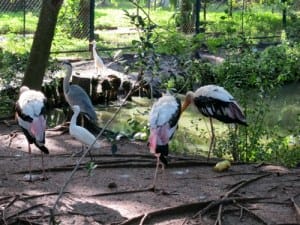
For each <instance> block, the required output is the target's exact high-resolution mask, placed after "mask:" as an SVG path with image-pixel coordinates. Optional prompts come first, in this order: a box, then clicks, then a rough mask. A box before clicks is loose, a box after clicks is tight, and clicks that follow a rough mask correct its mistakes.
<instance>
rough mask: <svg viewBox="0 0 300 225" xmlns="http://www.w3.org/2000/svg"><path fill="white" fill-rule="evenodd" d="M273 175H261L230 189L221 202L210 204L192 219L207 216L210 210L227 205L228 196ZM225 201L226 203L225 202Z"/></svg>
mask: <svg viewBox="0 0 300 225" xmlns="http://www.w3.org/2000/svg"><path fill="white" fill-rule="evenodd" d="M269 175H271V174H264V175H261V176H258V177H254V178H251V179H248V180H245V181H243V182H242V183H241V182H238V183H239V184H238V185H236V186H234V187H233V188H232V189H230V190H229V191H228V192H226V193H225V194H224V195H223V196H222V197H221V200H216V201H213V202H212V203H211V204H209V205H208V206H207V207H206V208H204V209H202V210H200V211H199V212H197V213H196V214H195V215H194V216H193V217H192V218H196V217H197V216H203V215H204V214H206V213H207V212H208V211H209V210H210V209H212V208H214V207H216V206H217V205H220V204H223V203H227V201H226V200H227V199H228V196H229V195H231V194H232V193H233V192H235V191H237V190H239V189H240V188H242V187H244V186H245V185H247V184H249V183H251V182H254V181H256V180H258V179H261V178H263V177H266V176H269ZM223 201H224V202H223Z"/></svg>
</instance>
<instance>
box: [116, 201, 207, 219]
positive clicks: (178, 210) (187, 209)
mask: <svg viewBox="0 0 300 225" xmlns="http://www.w3.org/2000/svg"><path fill="white" fill-rule="evenodd" d="M210 202H211V201H207V202H195V203H187V204H182V205H178V206H174V207H167V208H163V209H159V210H156V211H152V212H148V213H144V214H141V215H138V216H136V217H132V218H130V219H128V220H126V221H124V222H122V223H120V224H119V225H130V224H136V223H138V222H139V221H140V222H142V221H141V220H143V223H145V221H146V219H147V218H150V217H154V216H160V217H161V216H163V215H166V214H168V215H170V214H176V215H180V214H185V213H191V212H192V211H196V210H197V209H199V207H205V206H206V205H208V204H209V203H210ZM144 217H145V218H144ZM143 218H144V219H143Z"/></svg>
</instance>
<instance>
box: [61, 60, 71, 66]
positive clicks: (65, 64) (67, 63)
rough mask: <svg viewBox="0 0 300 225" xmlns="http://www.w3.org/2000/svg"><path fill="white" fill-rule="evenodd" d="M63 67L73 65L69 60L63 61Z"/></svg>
mask: <svg viewBox="0 0 300 225" xmlns="http://www.w3.org/2000/svg"><path fill="white" fill-rule="evenodd" d="M61 65H62V66H64V67H72V64H71V63H70V61H68V60H64V61H62V63H61Z"/></svg>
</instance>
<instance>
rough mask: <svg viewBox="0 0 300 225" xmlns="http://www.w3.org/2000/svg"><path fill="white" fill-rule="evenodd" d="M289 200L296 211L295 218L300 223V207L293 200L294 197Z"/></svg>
mask: <svg viewBox="0 0 300 225" xmlns="http://www.w3.org/2000/svg"><path fill="white" fill-rule="evenodd" d="M291 202H292V203H293V206H294V209H295V211H296V220H297V222H298V223H300V207H299V206H298V205H297V203H296V202H295V200H294V198H291Z"/></svg>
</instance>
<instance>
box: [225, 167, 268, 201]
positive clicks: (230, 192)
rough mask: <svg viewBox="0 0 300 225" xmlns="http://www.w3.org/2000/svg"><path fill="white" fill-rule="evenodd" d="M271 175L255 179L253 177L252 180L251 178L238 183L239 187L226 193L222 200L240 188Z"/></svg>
mask: <svg viewBox="0 0 300 225" xmlns="http://www.w3.org/2000/svg"><path fill="white" fill-rule="evenodd" d="M270 175H271V174H270V173H268V174H263V175H261V176H257V177H254V178H251V179H248V180H245V181H244V182H242V183H240V184H239V185H237V186H235V187H233V188H232V189H231V190H229V191H228V192H226V193H225V195H224V196H223V198H226V197H228V196H229V195H231V194H232V193H233V192H236V191H237V190H239V189H240V188H242V187H244V186H246V185H248V184H250V183H252V182H254V181H257V180H259V179H261V178H264V177H267V176H270Z"/></svg>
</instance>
